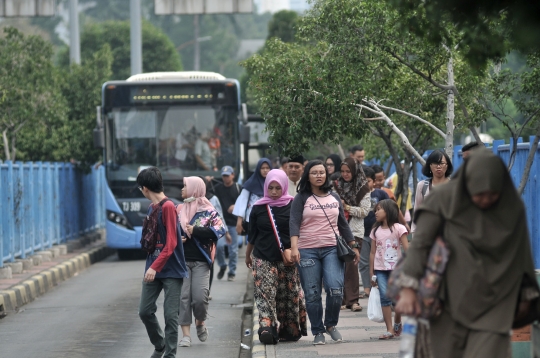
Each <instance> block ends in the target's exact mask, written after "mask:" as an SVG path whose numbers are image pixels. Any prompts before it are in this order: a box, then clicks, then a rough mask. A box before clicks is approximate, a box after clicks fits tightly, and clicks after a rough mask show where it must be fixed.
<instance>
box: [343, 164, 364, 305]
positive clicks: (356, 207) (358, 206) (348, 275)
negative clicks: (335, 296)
mask: <svg viewBox="0 0 540 358" xmlns="http://www.w3.org/2000/svg"><path fill="white" fill-rule="evenodd" d="M340 171H341V176H340V178H339V179H337V180H336V181H335V182H334V187H335V189H336V192H337V193H338V195H339V197H340V198H341V202H342V203H343V208H344V210H345V211H346V212H347V213H348V216H349V226H350V227H351V231H352V233H353V236H354V240H355V241H356V242H357V243H358V245H359V248H360V249H359V251H360V252H361V251H362V240H363V238H364V218H365V217H366V216H367V215H368V214H369V212H370V210H371V190H370V189H369V185H368V180H367V178H366V175H365V174H364V170H363V169H362V165H361V164H359V163H357V162H356V160H355V159H354V158H345V159H344V160H343V162H342V163H341V167H340ZM367 271H368V272H367V278H368V281H367V282H366V281H364V279H365V278H364V276H365V275H362V282H363V284H364V285H366V284H368V282H370V281H369V267H368V268H367ZM344 287H345V290H344V293H343V302H342V307H341V309H347V308H350V309H351V311H353V312H354V311H361V310H362V306H360V304H359V303H358V299H359V298H360V285H359V275H358V265H356V264H354V263H353V262H348V263H346V264H345V286H344Z"/></svg>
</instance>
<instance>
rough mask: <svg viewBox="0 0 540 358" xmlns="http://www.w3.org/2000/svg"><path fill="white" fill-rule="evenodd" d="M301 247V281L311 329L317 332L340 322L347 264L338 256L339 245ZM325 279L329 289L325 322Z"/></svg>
mask: <svg viewBox="0 0 540 358" xmlns="http://www.w3.org/2000/svg"><path fill="white" fill-rule="evenodd" d="M299 251H300V263H299V264H298V272H299V273H300V283H301V284H302V289H303V290H304V295H305V297H306V310H307V314H308V317H309V321H310V322H311V333H312V334H313V335H314V336H315V335H317V334H319V333H323V332H325V331H326V329H325V327H335V326H337V323H338V319H339V311H340V309H341V300H342V299H343V284H344V281H345V279H344V275H345V264H344V263H343V261H341V260H340V259H339V258H338V256H337V250H336V247H335V246H329V247H321V248H315V249H300V250H299ZM321 281H322V283H323V284H324V289H325V291H326V308H325V311H324V324H323V304H322V296H321V293H322V287H321V286H322V285H321Z"/></svg>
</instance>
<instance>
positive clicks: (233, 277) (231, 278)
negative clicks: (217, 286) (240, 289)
mask: <svg viewBox="0 0 540 358" xmlns="http://www.w3.org/2000/svg"><path fill="white" fill-rule="evenodd" d="M235 278H236V277H235V276H234V275H229V278H227V281H234V279H235Z"/></svg>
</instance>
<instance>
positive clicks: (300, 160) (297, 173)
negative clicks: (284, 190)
mask: <svg viewBox="0 0 540 358" xmlns="http://www.w3.org/2000/svg"><path fill="white" fill-rule="evenodd" d="M303 173H304V157H303V156H301V155H299V156H296V157H292V158H290V159H289V163H288V166H287V177H288V178H289V195H292V196H296V188H297V187H298V183H299V182H300V178H301V177H302V174H303Z"/></svg>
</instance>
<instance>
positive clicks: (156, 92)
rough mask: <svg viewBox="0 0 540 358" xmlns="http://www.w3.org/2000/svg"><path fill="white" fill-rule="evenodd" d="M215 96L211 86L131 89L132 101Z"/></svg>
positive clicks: (209, 98)
mask: <svg viewBox="0 0 540 358" xmlns="http://www.w3.org/2000/svg"><path fill="white" fill-rule="evenodd" d="M218 95H219V94H218ZM221 96H224V94H223V93H222V94H221ZM221 96H220V97H221ZM213 98H214V94H213V93H212V87H210V86H174V87H173V86H144V87H142V86H141V87H133V88H132V90H131V101H132V102H133V103H141V102H181V101H189V102H195V101H197V102H198V101H208V100H212V99H213Z"/></svg>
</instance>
